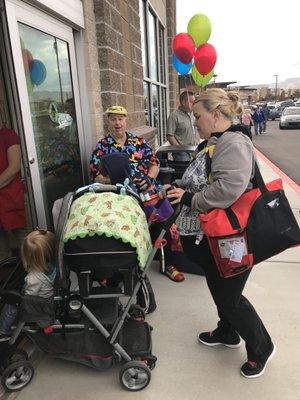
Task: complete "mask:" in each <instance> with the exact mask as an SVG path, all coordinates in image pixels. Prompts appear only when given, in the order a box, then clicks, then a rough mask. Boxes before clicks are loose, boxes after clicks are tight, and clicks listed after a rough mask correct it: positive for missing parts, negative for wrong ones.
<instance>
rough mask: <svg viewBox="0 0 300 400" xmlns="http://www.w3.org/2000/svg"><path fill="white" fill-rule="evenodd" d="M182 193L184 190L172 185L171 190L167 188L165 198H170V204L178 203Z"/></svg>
mask: <svg viewBox="0 0 300 400" xmlns="http://www.w3.org/2000/svg"><path fill="white" fill-rule="evenodd" d="M184 193H185V190H183V189H181V188H176V187H174V188H173V189H171V190H167V198H168V199H169V200H170V203H171V204H178V203H180V202H181V198H182V196H183V194H184Z"/></svg>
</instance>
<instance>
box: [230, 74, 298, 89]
mask: <svg viewBox="0 0 300 400" xmlns="http://www.w3.org/2000/svg"><path fill="white" fill-rule="evenodd" d="M228 86H229V87H236V86H239V87H247V88H251V89H262V88H266V87H268V88H270V89H275V82H274V83H260V84H256V85H253V84H249V85H247V84H245V83H240V82H239V83H237V84H236V83H235V84H231V85H228ZM277 87H278V88H279V89H285V90H287V89H297V88H299V89H300V77H298V78H288V79H286V80H284V81H280V82H278V85H277Z"/></svg>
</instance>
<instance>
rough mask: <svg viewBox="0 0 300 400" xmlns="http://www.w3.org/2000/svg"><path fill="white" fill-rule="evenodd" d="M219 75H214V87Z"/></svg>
mask: <svg viewBox="0 0 300 400" xmlns="http://www.w3.org/2000/svg"><path fill="white" fill-rule="evenodd" d="M217 76H218V75H217V74H213V78H214V87H216V79H217Z"/></svg>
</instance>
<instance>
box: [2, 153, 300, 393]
mask: <svg viewBox="0 0 300 400" xmlns="http://www.w3.org/2000/svg"><path fill="white" fill-rule="evenodd" d="M258 155H259V162H260V166H261V171H262V174H263V176H264V178H265V180H266V181H270V180H273V179H275V178H277V177H278V174H280V171H276V172H275V171H274V170H273V169H272V166H271V165H270V163H269V162H268V160H266V159H265V157H264V156H262V155H261V154H260V153H259V154H258ZM287 180H288V179H287ZM284 188H285V192H286V195H287V197H288V198H289V201H290V204H291V206H292V208H293V210H294V212H295V215H296V217H297V220H298V222H299V223H300V214H299V209H300V190H299V186H294V185H293V183H292V182H287V183H285V184H284ZM149 275H150V279H151V282H152V284H153V287H154V288H155V292H156V297H157V303H158V308H157V310H156V311H155V312H154V313H153V314H151V315H149V316H148V317H147V321H148V322H149V323H150V324H151V325H152V326H153V328H154V329H153V353H154V354H155V355H156V356H157V357H158V362H157V366H156V368H155V369H154V370H153V371H152V380H151V382H150V384H149V386H148V388H146V389H145V390H143V391H142V392H137V393H136V394H134V393H129V392H126V391H125V390H124V389H122V388H121V386H120V384H119V380H118V368H113V369H110V370H108V371H106V372H98V371H96V370H93V369H90V368H88V367H84V366H81V365H77V364H73V363H68V362H65V361H62V360H55V359H50V358H48V357H44V358H43V359H42V361H41V362H40V363H39V365H38V367H37V368H36V371H35V377H34V379H33V381H32V383H31V384H30V385H29V386H28V387H27V388H25V389H24V390H23V391H22V392H20V393H19V394H17V395H16V394H13V395H10V396H9V399H10V400H11V399H15V398H17V399H18V400H40V399H45V400H64V399H68V400H83V399H84V400H98V399H99V400H116V399H122V400H129V399H130V400H132V399H143V400H199V399H201V400H221V399H222V400H223V399H231V400H241V399H242V400H252V399H253V398H254V399H258V400H260V399H262V400H265V399H272V400H298V399H300V374H299V371H300V308H299V304H300V291H299V282H300V248H299V247H298V248H294V249H289V250H287V251H285V252H284V253H281V254H279V255H277V256H275V257H273V258H272V259H270V260H268V261H267V262H264V263H262V264H261V265H259V266H257V267H255V268H254V270H253V272H252V274H251V276H250V279H249V281H248V284H247V286H246V290H245V294H246V296H247V297H248V298H249V300H250V301H251V302H253V305H254V306H255V308H256V309H257V311H258V313H259V314H260V316H261V317H262V320H263V321H264V323H265V325H266V327H267V329H268V330H269V332H270V334H271V336H272V339H273V341H274V343H275V344H276V346H277V353H276V355H275V357H274V359H273V360H272V361H271V362H270V363H269V365H268V367H267V369H266V372H265V374H264V375H263V376H262V377H261V378H258V379H253V380H249V379H245V378H243V377H241V376H240V373H239V368H240V366H241V364H243V362H244V361H245V359H246V352H245V349H244V346H242V347H241V348H239V349H229V348H225V347H224V348H222V347H215V348H208V347H205V346H203V345H201V344H200V343H198V341H197V335H198V333H199V332H201V331H203V330H210V329H214V328H215V326H216V322H217V314H216V310H215V306H214V304H213V302H212V299H211V296H210V294H209V292H208V289H207V286H206V283H205V278H204V277H201V276H195V275H186V280H185V281H184V282H183V283H179V284H176V283H174V282H171V281H170V280H169V279H167V278H165V277H162V275H161V274H160V273H159V272H158V266H157V264H155V263H154V264H153V267H152V269H151V271H150V273H149Z"/></svg>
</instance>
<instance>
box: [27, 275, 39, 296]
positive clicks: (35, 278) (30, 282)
mask: <svg viewBox="0 0 300 400" xmlns="http://www.w3.org/2000/svg"><path fill="white" fill-rule="evenodd" d="M42 285H43V282H42V280H41V279H40V277H39V273H32V272H30V273H28V274H27V276H25V285H24V292H25V294H27V295H30V296H38V294H39V293H40V291H41V287H42Z"/></svg>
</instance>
